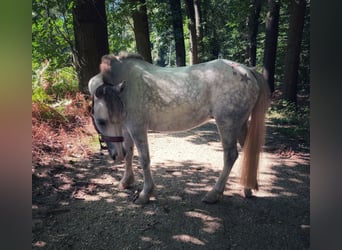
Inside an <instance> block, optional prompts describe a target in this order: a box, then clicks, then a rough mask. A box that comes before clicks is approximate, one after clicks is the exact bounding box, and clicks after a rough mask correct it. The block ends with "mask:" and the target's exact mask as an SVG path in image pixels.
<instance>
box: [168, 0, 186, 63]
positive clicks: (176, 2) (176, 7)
mask: <svg viewBox="0 0 342 250" xmlns="http://www.w3.org/2000/svg"><path fill="white" fill-rule="evenodd" d="M169 3H170V7H171V13H172V25H173V36H174V39H175V47H176V65H177V67H179V66H185V45H184V33H183V18H182V9H181V3H180V0H169Z"/></svg>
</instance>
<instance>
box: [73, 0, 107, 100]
mask: <svg viewBox="0 0 342 250" xmlns="http://www.w3.org/2000/svg"><path fill="white" fill-rule="evenodd" d="M73 24H74V36H75V62H74V63H75V68H76V72H77V76H78V81H79V85H78V86H79V90H80V91H81V92H83V93H88V81H89V79H90V78H91V77H93V76H94V75H96V74H97V73H98V72H99V65H100V62H101V57H102V56H103V55H105V54H108V53H109V46H108V33H107V16H106V10H105V0H98V1H92V0H77V1H76V3H75V7H74V9H73Z"/></svg>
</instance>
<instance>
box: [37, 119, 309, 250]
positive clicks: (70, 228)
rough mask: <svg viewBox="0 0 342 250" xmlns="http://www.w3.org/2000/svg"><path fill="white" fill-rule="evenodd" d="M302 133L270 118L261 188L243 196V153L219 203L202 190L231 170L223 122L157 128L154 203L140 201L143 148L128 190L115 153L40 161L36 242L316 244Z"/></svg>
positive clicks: (81, 245) (76, 245)
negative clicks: (220, 129) (178, 129)
mask: <svg viewBox="0 0 342 250" xmlns="http://www.w3.org/2000/svg"><path fill="white" fill-rule="evenodd" d="M293 131H294V128H293V127H292V126H286V125H279V124H275V123H274V122H272V121H271V120H268V122H267V135H266V143H265V147H264V152H263V153H262V158H261V164H260V171H259V191H257V192H255V193H254V194H255V196H254V197H253V198H250V199H245V198H243V197H242V196H241V191H242V187H241V186H240V184H239V178H238V176H239V160H238V161H237V162H236V163H235V165H234V167H233V169H232V172H231V174H230V177H229V179H228V182H227V184H226V189H225V192H224V196H223V198H222V200H220V201H219V202H218V203H216V204H212V205H209V204H205V203H203V202H201V198H202V197H204V195H205V193H206V192H207V191H209V190H210V189H211V187H213V185H214V183H215V181H216V179H217V178H218V175H219V173H220V171H221V169H222V162H223V160H222V157H223V155H222V148H221V144H220V141H219V135H218V133H217V129H216V125H215V123H214V121H211V122H209V123H207V124H205V125H203V126H201V127H199V128H196V129H193V130H191V131H187V132H182V133H177V134H164V133H149V144H150V152H151V170H152V175H153V177H154V181H155V184H156V189H155V191H154V194H153V196H152V197H151V201H150V202H149V203H148V204H146V205H144V206H137V205H135V204H134V203H133V202H132V201H133V197H134V196H136V194H137V192H138V190H141V187H142V169H141V168H140V166H139V164H138V157H137V155H135V156H134V166H133V167H134V171H135V177H136V182H135V185H134V186H133V187H132V188H131V189H128V190H124V191H121V190H119V189H118V187H117V186H118V183H119V181H120V178H121V177H122V174H123V171H124V168H123V165H113V162H112V160H111V159H110V158H109V156H108V154H107V153H106V152H105V151H102V152H99V150H94V149H89V148H87V149H84V152H83V153H82V152H78V153H79V154H77V153H74V154H71V155H68V156H67V157H66V158H64V159H63V160H58V159H57V158H56V157H55V159H51V158H53V156H51V157H50V159H46V160H45V161H40V162H39V163H35V162H33V164H32V223H33V224H32V248H33V249H309V247H310V241H309V238H310V152H309V131H307V132H306V133H298V134H297V133H294V132H293ZM97 146H98V145H97ZM135 152H136V151H135Z"/></svg>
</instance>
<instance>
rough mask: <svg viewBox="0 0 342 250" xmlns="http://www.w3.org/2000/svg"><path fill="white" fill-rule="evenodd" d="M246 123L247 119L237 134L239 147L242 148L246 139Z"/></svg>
mask: <svg viewBox="0 0 342 250" xmlns="http://www.w3.org/2000/svg"><path fill="white" fill-rule="evenodd" d="M247 123H248V121H245V122H244V123H243V125H242V127H241V130H240V133H239V136H238V141H239V144H240V146H241V148H243V146H244V145H245V141H246V136H247Z"/></svg>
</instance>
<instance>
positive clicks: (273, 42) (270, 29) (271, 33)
mask: <svg viewBox="0 0 342 250" xmlns="http://www.w3.org/2000/svg"><path fill="white" fill-rule="evenodd" d="M279 9H280V0H268V12H267V16H266V38H265V49H264V61H263V69H262V73H263V75H264V78H265V79H266V81H267V82H268V85H269V87H270V91H271V93H273V92H274V73H275V63H276V54H277V41H278V28H279Z"/></svg>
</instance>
